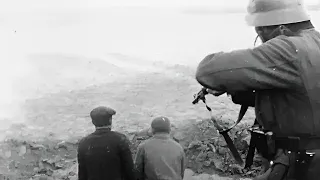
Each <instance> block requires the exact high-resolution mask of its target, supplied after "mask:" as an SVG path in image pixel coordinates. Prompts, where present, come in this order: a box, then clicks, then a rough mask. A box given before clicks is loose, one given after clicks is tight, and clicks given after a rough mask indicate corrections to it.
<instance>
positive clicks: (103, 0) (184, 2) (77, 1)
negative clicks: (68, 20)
mask: <svg viewBox="0 0 320 180" xmlns="http://www.w3.org/2000/svg"><path fill="white" fill-rule="evenodd" d="M304 1H305V3H306V4H315V3H317V2H319V0H304ZM247 3H248V0H27V1H26V0H10V1H4V0H2V3H1V6H0V10H1V11H2V12H4V11H5V12H8V11H11V12H12V11H13V12H16V11H29V10H32V9H34V8H57V9H61V8H74V9H78V8H88V7H89V8H95V7H110V6H141V5H142V6H154V7H155V6H156V7H177V6H178V7H179V6H180V7H181V6H195V5H200V6H201V5H214V6H216V7H224V8H227V7H239V8H241V7H245V6H246V4H247Z"/></svg>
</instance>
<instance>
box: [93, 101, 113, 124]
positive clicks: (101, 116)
mask: <svg viewBox="0 0 320 180" xmlns="http://www.w3.org/2000/svg"><path fill="white" fill-rule="evenodd" d="M115 114H116V111H115V110H114V109H112V108H109V107H105V106H99V107H97V108H94V109H93V110H92V111H91V112H90V117H91V119H92V123H93V124H94V125H95V126H96V127H101V126H109V125H111V121H110V118H111V117H112V116H113V115H115Z"/></svg>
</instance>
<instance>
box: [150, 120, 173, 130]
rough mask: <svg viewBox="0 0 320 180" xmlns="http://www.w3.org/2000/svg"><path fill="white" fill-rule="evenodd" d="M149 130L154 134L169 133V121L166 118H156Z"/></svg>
mask: <svg viewBox="0 0 320 180" xmlns="http://www.w3.org/2000/svg"><path fill="white" fill-rule="evenodd" d="M151 128H152V129H153V130H154V131H155V132H168V133H169V132H170V130H171V128H170V120H169V119H168V118H167V117H164V116H160V117H156V118H154V119H153V120H152V122H151Z"/></svg>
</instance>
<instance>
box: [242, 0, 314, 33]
mask: <svg viewBox="0 0 320 180" xmlns="http://www.w3.org/2000/svg"><path fill="white" fill-rule="evenodd" d="M247 12H248V14H247V16H246V22H247V24H248V25H249V26H254V27H261V26H273V25H282V24H291V23H298V22H303V21H308V20H310V16H309V15H308V13H307V11H306V9H305V7H304V4H303V2H302V0H249V5H248V7H247Z"/></svg>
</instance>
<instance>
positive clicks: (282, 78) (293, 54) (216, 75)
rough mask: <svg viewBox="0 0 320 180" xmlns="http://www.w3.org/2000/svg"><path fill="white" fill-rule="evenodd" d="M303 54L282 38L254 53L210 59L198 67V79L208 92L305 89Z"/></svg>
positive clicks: (253, 51) (237, 53)
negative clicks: (300, 57) (299, 66)
mask: <svg viewBox="0 0 320 180" xmlns="http://www.w3.org/2000/svg"><path fill="white" fill-rule="evenodd" d="M299 53H300V51H299V49H298V48H297V47H295V45H294V43H293V41H291V40H290V39H289V37H284V36H278V37H277V38H274V39H271V40H269V41H267V42H266V43H263V44H262V45H260V46H258V47H256V48H253V49H243V50H236V51H231V52H228V53H224V52H219V53H216V54H211V55H208V56H206V57H205V58H204V59H203V60H202V61H201V62H200V64H199V65H198V68H197V72H196V79H197V81H198V82H199V83H200V84H201V85H202V86H204V87H206V88H209V89H213V90H216V91H222V92H228V93H231V94H232V93H235V92H239V91H252V90H267V89H273V88H277V89H296V88H299V87H301V86H302V81H301V78H299V76H300V74H299V71H298V68H297V64H298V63H299V60H298V59H299V56H300V54H299Z"/></svg>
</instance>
